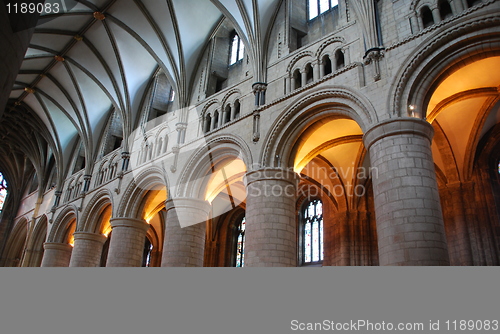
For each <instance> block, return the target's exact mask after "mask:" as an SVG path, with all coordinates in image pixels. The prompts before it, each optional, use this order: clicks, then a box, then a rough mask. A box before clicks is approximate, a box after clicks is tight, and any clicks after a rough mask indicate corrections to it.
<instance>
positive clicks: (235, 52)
mask: <svg viewBox="0 0 500 334" xmlns="http://www.w3.org/2000/svg"><path fill="white" fill-rule="evenodd" d="M244 52H245V46H244V45H243V41H242V40H241V38H240V36H238V34H237V33H234V35H233V39H232V42H231V52H230V59H229V65H233V64H234V63H236V62H237V61H239V60H242V59H243V53H244Z"/></svg>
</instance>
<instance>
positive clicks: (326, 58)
mask: <svg viewBox="0 0 500 334" xmlns="http://www.w3.org/2000/svg"><path fill="white" fill-rule="evenodd" d="M322 60H323V66H324V69H325V70H324V74H325V75H328V74H330V73H332V61H331V59H330V56H329V55H324V56H323V59H322Z"/></svg>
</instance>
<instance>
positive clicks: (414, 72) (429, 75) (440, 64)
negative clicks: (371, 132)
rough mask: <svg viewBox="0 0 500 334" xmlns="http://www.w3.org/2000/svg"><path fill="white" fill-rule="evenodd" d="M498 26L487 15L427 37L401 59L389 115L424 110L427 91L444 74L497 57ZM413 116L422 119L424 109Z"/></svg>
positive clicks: (499, 51)
mask: <svg viewBox="0 0 500 334" xmlns="http://www.w3.org/2000/svg"><path fill="white" fill-rule="evenodd" d="M499 24H500V18H499V17H498V16H495V15H489V16H486V17H483V18H481V19H473V20H472V21H471V20H469V21H464V22H461V23H460V24H457V25H455V26H453V27H451V28H449V29H446V30H444V31H441V32H440V33H439V34H437V35H431V36H429V37H428V38H427V39H426V40H425V41H424V42H423V43H421V45H420V46H419V47H417V50H419V51H418V52H417V53H416V54H414V55H411V56H409V57H408V58H407V59H406V60H405V62H404V63H403V65H402V66H401V67H400V70H399V73H398V74H397V75H396V77H395V80H394V81H393V83H392V84H391V86H390V87H391V91H390V93H389V94H388V96H389V99H390V100H389V101H388V105H389V110H390V112H391V114H392V115H396V116H410V110H409V106H415V107H416V108H421V109H425V107H426V105H427V104H428V102H429V98H430V96H429V94H430V92H432V91H433V90H434V89H435V88H436V87H437V86H438V85H439V83H440V82H441V80H442V79H443V78H444V77H445V75H446V74H447V73H451V72H453V71H455V70H456V69H458V68H460V67H462V66H465V65H467V64H468V63H470V62H473V61H475V60H477V59H482V58H485V57H489V56H494V55H499V54H500V33H499V32H498V29H497V27H498V25H499ZM444 59H446V61H443V60H444ZM417 117H421V118H424V119H425V118H426V115H425V110H420V111H419V113H418V114H417Z"/></svg>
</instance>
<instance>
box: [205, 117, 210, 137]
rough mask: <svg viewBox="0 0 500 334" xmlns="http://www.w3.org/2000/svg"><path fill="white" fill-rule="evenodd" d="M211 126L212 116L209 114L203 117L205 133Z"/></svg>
mask: <svg viewBox="0 0 500 334" xmlns="http://www.w3.org/2000/svg"><path fill="white" fill-rule="evenodd" d="M211 124H212V116H210V114H207V116H205V133H206V132H210V126H211Z"/></svg>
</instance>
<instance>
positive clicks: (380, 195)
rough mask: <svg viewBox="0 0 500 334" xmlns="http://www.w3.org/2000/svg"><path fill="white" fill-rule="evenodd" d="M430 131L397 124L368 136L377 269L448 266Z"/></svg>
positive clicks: (405, 121)
mask: <svg viewBox="0 0 500 334" xmlns="http://www.w3.org/2000/svg"><path fill="white" fill-rule="evenodd" d="M433 135H434V130H433V128H432V126H431V125H430V124H429V123H428V122H426V121H424V120H422V119H418V118H401V119H397V120H390V121H386V122H383V123H381V124H378V125H377V126H375V127H373V128H371V129H370V130H368V131H367V132H366V134H365V136H364V139H363V140H364V143H365V146H366V148H367V149H368V151H369V152H370V160H371V164H372V167H371V170H370V173H371V175H372V180H373V193H374V202H375V216H376V221H377V236H378V246H379V248H378V249H379V258H380V265H424V266H425V265H449V256H448V247H447V243H446V237H445V231H444V224H443V215H442V212H441V203H440V199H439V193H438V187H437V181H436V173H435V170H434V161H433V159H432V151H431V140H432V137H433Z"/></svg>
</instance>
